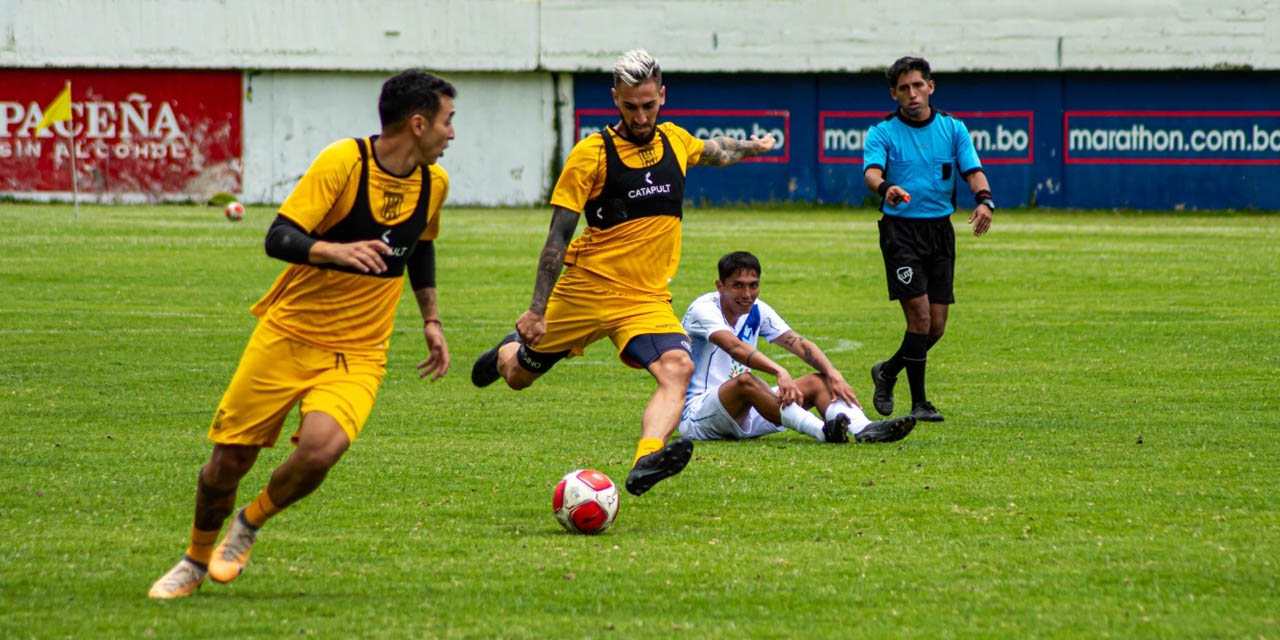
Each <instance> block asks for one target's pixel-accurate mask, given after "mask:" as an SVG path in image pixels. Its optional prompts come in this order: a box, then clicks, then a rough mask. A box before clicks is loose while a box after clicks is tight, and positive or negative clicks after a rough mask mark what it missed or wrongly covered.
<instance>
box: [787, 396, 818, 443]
mask: <svg viewBox="0 0 1280 640" xmlns="http://www.w3.org/2000/svg"><path fill="white" fill-rule="evenodd" d="M823 425H824V423H823V422H822V419H821V418H819V417H818V416H817V415H815V414H814V413H813V412H812V411H806V410H805V409H804V407H801V406H800V405H798V404H789V405H787V406H785V407H783V408H782V426H784V427H786V428H788V429H791V430H793V431H799V432H800V433H803V434H805V435H806V436H809V437H811V438H817V439H818V440H821V441H823V442H826V438H824V437H823V436H822V427H823Z"/></svg>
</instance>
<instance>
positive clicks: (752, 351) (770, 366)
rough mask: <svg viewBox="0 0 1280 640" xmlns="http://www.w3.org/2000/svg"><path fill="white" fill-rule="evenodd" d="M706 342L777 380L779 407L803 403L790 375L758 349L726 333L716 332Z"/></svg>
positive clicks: (802, 395) (802, 397)
mask: <svg viewBox="0 0 1280 640" xmlns="http://www.w3.org/2000/svg"><path fill="white" fill-rule="evenodd" d="M707 340H708V341H710V342H711V344H714V345H716V346H717V347H720V348H721V349H723V350H724V352H725V353H727V354H729V357H730V358H733V359H734V360H737V361H738V362H741V363H742V364H745V365H747V366H748V367H750V368H752V369H756V370H758V371H764V372H766V373H769V374H772V375H773V377H775V378H777V379H778V400H779V401H780V403H781V406H784V407H785V406H787V405H789V404H792V403H797V402H804V394H803V393H800V388H799V387H797V386H796V383H795V381H794V380H792V379H791V374H790V373H788V372H787V370H786V369H784V368H783V367H782V365H780V364H778V363H776V362H774V361H773V360H771V359H770V358H769V356H766V355H764V354H763V353H760V350H759V349H756V348H755V347H753V346H751V345H749V344H747V343H745V342H743V341H742V340H739V339H738V336H735V335H733V334H732V333H729V332H728V331H717V332H715V333H713V334H711V335H709V336H707Z"/></svg>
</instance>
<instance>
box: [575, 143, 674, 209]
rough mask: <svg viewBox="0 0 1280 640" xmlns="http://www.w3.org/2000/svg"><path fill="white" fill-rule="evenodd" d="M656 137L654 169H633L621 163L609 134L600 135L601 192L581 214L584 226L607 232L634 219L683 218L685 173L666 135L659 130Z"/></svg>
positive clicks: (588, 203)
mask: <svg viewBox="0 0 1280 640" xmlns="http://www.w3.org/2000/svg"><path fill="white" fill-rule="evenodd" d="M657 133H658V137H659V138H660V139H661V140H662V159H661V160H659V161H658V163H657V164H655V165H652V166H649V167H643V168H641V169H632V168H631V167H628V166H627V165H625V164H623V163H622V158H621V157H619V156H618V149H617V147H615V146H614V144H613V137H612V136H610V135H609V132H608V131H601V132H600V136H601V137H602V138H604V157H605V174H604V189H602V190H601V191H600V195H599V196H597V197H596V198H595V199H593V200H588V201H587V205H586V207H585V211H583V214H584V215H585V216H586V217H587V226H589V227H595V228H597V229H608V228H609V227H612V226H614V225H618V224H622V223H623V222H626V221H628V220H635V219H636V218H647V217H649V216H675V217H677V218H682V217H684V173H683V172H681V171H680V162H679V161H678V160H676V154H675V151H672V150H671V141H670V140H667V134H665V133H663V132H662V130H661V129H658V131H657Z"/></svg>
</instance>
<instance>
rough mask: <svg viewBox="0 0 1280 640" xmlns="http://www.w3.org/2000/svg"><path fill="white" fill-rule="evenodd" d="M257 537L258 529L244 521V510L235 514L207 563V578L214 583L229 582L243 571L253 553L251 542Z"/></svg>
mask: <svg viewBox="0 0 1280 640" xmlns="http://www.w3.org/2000/svg"><path fill="white" fill-rule="evenodd" d="M257 537H258V529H257V528H256V527H253V526H251V525H250V524H249V521H247V520H245V519H244V509H241V510H240V511H238V512H236V516H235V517H234V518H232V519H231V526H230V527H228V528H227V535H226V536H225V537H224V538H222V543H221V544H219V545H218V548H217V549H214V550H213V559H212V560H210V561H209V577H210V578H213V581H214V582H231V581H232V580H235V579H236V576H238V575H240V572H241V571H244V565H245V564H247V563H248V562H249V552H251V551H253V541H254V540H255V539H256V538H257Z"/></svg>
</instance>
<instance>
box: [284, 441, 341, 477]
mask: <svg viewBox="0 0 1280 640" xmlns="http://www.w3.org/2000/svg"><path fill="white" fill-rule="evenodd" d="M346 451H347V446H346V444H345V443H339V442H329V443H325V444H323V445H319V446H312V447H307V448H306V449H301V448H300V449H298V450H297V451H296V452H295V456H296V461H297V463H298V465H299V466H300V467H302V468H304V469H306V470H308V471H311V472H324V471H328V470H329V469H330V468H332V467H333V465H335V464H338V461H339V460H341V459H342V454H344V453H346Z"/></svg>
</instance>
